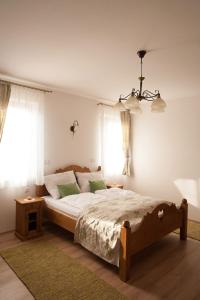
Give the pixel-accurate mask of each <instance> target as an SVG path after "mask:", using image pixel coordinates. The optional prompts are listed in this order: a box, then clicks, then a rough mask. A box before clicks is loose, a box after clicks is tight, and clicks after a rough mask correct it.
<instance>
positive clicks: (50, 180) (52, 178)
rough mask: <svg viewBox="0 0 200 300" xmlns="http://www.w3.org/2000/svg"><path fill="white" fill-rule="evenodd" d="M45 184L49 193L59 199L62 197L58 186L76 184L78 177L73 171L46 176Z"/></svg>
mask: <svg viewBox="0 0 200 300" xmlns="http://www.w3.org/2000/svg"><path fill="white" fill-rule="evenodd" d="M44 183H45V186H46V189H47V191H48V192H49V194H50V195H51V196H52V197H53V198H54V199H59V198H60V195H59V192H58V187H57V185H59V184H68V183H76V177H75V175H74V172H73V171H68V172H63V173H56V174H51V175H47V176H44Z"/></svg>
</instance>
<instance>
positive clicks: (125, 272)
mask: <svg viewBox="0 0 200 300" xmlns="http://www.w3.org/2000/svg"><path fill="white" fill-rule="evenodd" d="M130 234H131V227H130V223H129V221H124V223H123V225H122V227H121V235H120V258H119V276H120V279H121V280H123V281H127V280H128V279H129V272H130V251H129V249H128V247H129V245H130V242H129V239H130Z"/></svg>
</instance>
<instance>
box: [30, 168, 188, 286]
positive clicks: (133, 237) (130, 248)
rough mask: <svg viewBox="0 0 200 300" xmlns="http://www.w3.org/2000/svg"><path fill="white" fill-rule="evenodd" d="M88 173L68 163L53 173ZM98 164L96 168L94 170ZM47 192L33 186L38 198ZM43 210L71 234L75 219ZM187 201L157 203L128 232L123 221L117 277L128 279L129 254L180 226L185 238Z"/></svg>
mask: <svg viewBox="0 0 200 300" xmlns="http://www.w3.org/2000/svg"><path fill="white" fill-rule="evenodd" d="M71 170H72V171H74V172H91V171H90V169H89V168H87V167H80V166H78V165H70V166H68V167H66V168H63V169H58V170H56V173H61V172H66V171H71ZM99 170H101V167H98V171H99ZM46 195H49V194H48V192H47V190H46V188H45V186H44V185H42V186H36V196H38V197H42V196H46ZM44 213H45V216H46V217H47V219H48V220H49V221H50V222H53V223H55V224H57V225H59V226H61V227H62V228H64V229H67V230H69V231H70V232H72V233H74V231H75V226H76V219H73V218H72V217H70V216H67V215H66V214H64V213H61V212H59V211H57V210H54V209H51V208H48V207H47V206H45V208H44ZM187 215H188V204H187V200H186V199H183V200H182V203H181V206H180V208H177V207H176V205H175V204H171V205H168V204H166V203H163V204H160V205H158V206H157V207H155V208H154V210H153V211H152V212H151V213H147V214H146V215H145V216H144V218H143V220H142V222H141V223H140V225H139V227H138V229H137V230H136V231H134V232H131V228H130V223H129V221H128V220H124V222H123V225H122V228H121V235H120V259H119V276H120V279H121V280H123V281H127V280H128V279H129V274H130V267H131V256H133V255H134V254H136V253H137V252H139V251H141V250H142V249H144V248H146V247H148V246H150V245H151V244H153V243H154V242H156V241H158V240H160V239H161V238H163V237H164V236H165V235H167V234H169V233H170V232H173V231H174V230H175V229H177V228H180V239H181V240H186V239H187Z"/></svg>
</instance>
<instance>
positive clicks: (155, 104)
mask: <svg viewBox="0 0 200 300" xmlns="http://www.w3.org/2000/svg"><path fill="white" fill-rule="evenodd" d="M146 53H147V51H146V50H140V51H138V52H137V55H138V56H139V58H140V66H141V73H140V77H139V78H138V79H139V81H140V88H139V89H138V90H136V89H132V92H131V93H130V94H128V95H127V96H123V95H120V97H119V101H118V102H117V103H116V104H115V105H114V108H115V109H116V110H118V111H125V110H129V111H130V112H131V113H133V114H140V113H142V109H141V107H140V103H141V101H142V100H146V101H151V102H152V103H151V111H152V112H164V111H165V108H166V103H165V101H164V100H163V99H162V98H161V96H160V92H159V91H158V90H155V92H154V93H153V92H151V91H149V90H143V81H144V79H145V77H143V74H142V64H143V58H144V56H145V54H146Z"/></svg>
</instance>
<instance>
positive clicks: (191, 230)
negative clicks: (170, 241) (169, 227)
mask: <svg viewBox="0 0 200 300" xmlns="http://www.w3.org/2000/svg"><path fill="white" fill-rule="evenodd" d="M175 232H176V233H179V229H178V230H176V231H175ZM187 235H188V237H190V238H192V239H194V240H198V241H200V223H199V222H196V221H192V220H188V232H187Z"/></svg>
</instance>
